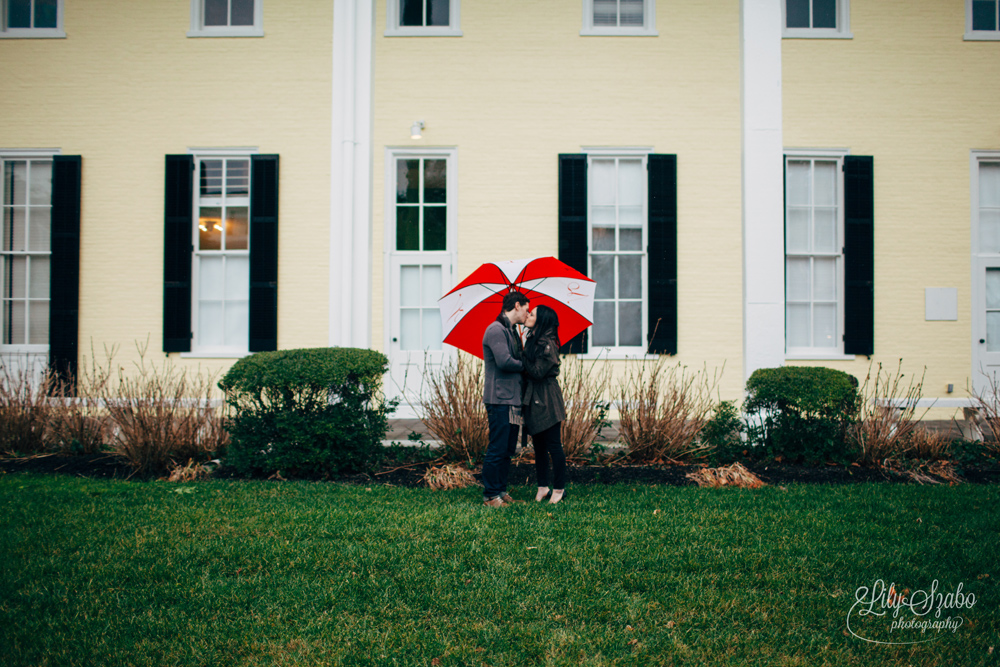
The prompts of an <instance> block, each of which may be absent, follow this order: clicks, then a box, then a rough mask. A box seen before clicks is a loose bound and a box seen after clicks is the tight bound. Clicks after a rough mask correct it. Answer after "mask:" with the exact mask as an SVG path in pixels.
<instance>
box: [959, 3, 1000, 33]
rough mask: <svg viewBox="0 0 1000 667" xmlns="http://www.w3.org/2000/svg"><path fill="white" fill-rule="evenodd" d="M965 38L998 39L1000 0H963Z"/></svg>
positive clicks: (999, 30)
mask: <svg viewBox="0 0 1000 667" xmlns="http://www.w3.org/2000/svg"><path fill="white" fill-rule="evenodd" d="M965 39H969V40H991V39H1000V0H965Z"/></svg>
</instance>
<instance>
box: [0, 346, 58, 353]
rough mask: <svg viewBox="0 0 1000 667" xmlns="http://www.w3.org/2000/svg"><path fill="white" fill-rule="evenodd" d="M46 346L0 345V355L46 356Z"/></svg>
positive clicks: (47, 350)
mask: <svg viewBox="0 0 1000 667" xmlns="http://www.w3.org/2000/svg"><path fill="white" fill-rule="evenodd" d="M48 353H49V346H48V345H0V354H48Z"/></svg>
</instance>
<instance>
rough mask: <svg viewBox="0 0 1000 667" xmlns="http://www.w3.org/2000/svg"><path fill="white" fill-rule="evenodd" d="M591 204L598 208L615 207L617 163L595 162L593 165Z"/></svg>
mask: <svg viewBox="0 0 1000 667" xmlns="http://www.w3.org/2000/svg"><path fill="white" fill-rule="evenodd" d="M590 189H591V192H590V203H591V204H593V205H594V206H595V207H596V206H614V205H615V203H616V201H615V161H614V160H594V161H593V162H592V163H591V174H590Z"/></svg>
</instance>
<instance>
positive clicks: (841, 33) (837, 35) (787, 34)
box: [781, 0, 854, 39]
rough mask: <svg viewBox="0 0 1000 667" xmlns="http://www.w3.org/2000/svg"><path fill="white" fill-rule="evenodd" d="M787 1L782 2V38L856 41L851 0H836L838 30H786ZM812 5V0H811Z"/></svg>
mask: <svg viewBox="0 0 1000 667" xmlns="http://www.w3.org/2000/svg"><path fill="white" fill-rule="evenodd" d="M786 2H787V0H781V36H782V37H783V38H785V39H854V34H853V33H852V32H851V0H836V3H837V27H836V28H786V27H785V25H786V23H787V19H786V18H785V8H786ZM809 2H810V3H811V2H812V0H809Z"/></svg>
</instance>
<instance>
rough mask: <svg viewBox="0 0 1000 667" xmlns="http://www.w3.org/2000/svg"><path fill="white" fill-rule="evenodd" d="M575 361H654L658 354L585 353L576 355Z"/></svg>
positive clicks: (658, 356)
mask: <svg viewBox="0 0 1000 667" xmlns="http://www.w3.org/2000/svg"><path fill="white" fill-rule="evenodd" d="M576 357H577V359H583V360H584V361H593V360H597V359H607V360H610V361H626V360H630V359H635V360H638V361H656V360H657V359H659V358H660V355H658V354H646V353H645V352H586V353H584V354H578V355H576Z"/></svg>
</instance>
